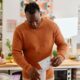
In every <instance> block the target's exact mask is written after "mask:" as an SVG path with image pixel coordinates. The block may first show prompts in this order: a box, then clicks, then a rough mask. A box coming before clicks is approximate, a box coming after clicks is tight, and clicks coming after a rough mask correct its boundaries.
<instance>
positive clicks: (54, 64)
mask: <svg viewBox="0 0 80 80" xmlns="http://www.w3.org/2000/svg"><path fill="white" fill-rule="evenodd" d="M51 62H52V64H51V65H52V66H54V67H56V66H59V65H60V64H61V63H62V60H61V59H60V58H59V57H55V58H54V59H52V60H51Z"/></svg>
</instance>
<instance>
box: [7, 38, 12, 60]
mask: <svg viewBox="0 0 80 80" xmlns="http://www.w3.org/2000/svg"><path fill="white" fill-rule="evenodd" d="M6 46H7V48H8V50H9V53H8V56H7V57H6V59H7V60H11V59H12V45H11V43H10V40H9V39H7V41H6Z"/></svg>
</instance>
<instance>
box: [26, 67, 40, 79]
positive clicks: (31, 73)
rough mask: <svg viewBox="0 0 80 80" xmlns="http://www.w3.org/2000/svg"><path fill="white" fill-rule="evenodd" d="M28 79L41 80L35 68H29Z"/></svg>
mask: <svg viewBox="0 0 80 80" xmlns="http://www.w3.org/2000/svg"><path fill="white" fill-rule="evenodd" d="M26 73H27V75H28V77H29V78H30V80H40V77H39V76H40V75H39V73H38V72H37V70H36V69H35V68H34V67H31V66H30V67H29V68H28V69H27V71H26Z"/></svg>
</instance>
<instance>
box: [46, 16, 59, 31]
mask: <svg viewBox="0 0 80 80" xmlns="http://www.w3.org/2000/svg"><path fill="white" fill-rule="evenodd" d="M44 22H45V23H46V25H48V27H49V28H50V29H52V30H53V31H56V30H57V29H59V27H58V25H57V24H56V23H55V21H54V20H51V19H49V18H44Z"/></svg>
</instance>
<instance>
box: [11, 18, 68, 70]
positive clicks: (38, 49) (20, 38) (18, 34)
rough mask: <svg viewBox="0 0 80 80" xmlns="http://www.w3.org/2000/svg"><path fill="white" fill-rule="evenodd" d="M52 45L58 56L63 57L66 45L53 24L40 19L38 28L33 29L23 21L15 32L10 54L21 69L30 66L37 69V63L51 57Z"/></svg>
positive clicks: (47, 20)
mask: <svg viewBox="0 0 80 80" xmlns="http://www.w3.org/2000/svg"><path fill="white" fill-rule="evenodd" d="M54 43H56V45H57V50H58V54H60V55H62V56H64V53H65V51H66V48H67V45H66V43H65V42H64V39H63V36H62V34H61V32H60V30H59V28H58V27H57V25H56V24H55V23H54V22H52V21H51V20H49V19H42V21H41V23H40V25H39V27H38V28H37V29H33V28H31V27H30V25H29V24H27V22H26V21H25V22H24V23H22V24H21V25H19V26H18V27H17V28H16V30H15V33H14V37H13V46H12V53H13V56H14V59H15V60H16V62H17V63H18V64H19V65H20V66H21V67H22V68H24V69H25V68H26V67H27V65H29V64H31V65H32V66H34V67H36V68H38V69H39V68H40V66H39V65H38V62H39V61H40V60H42V59H44V58H46V57H48V56H50V55H51V53H52V47H53V45H54ZM22 54H24V56H23V55H22Z"/></svg>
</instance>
